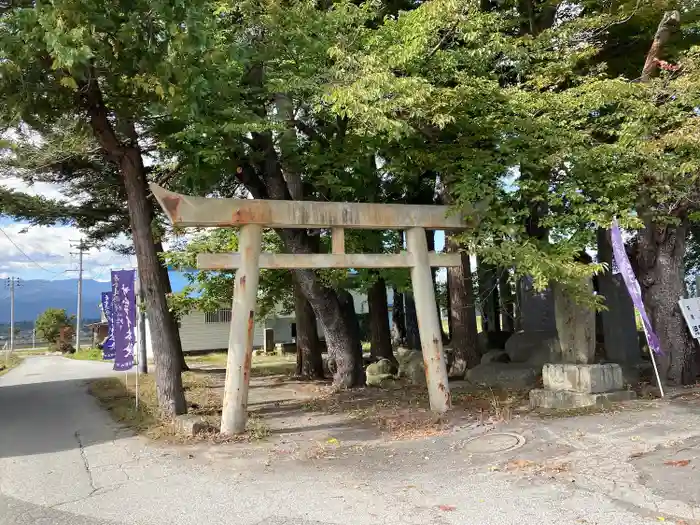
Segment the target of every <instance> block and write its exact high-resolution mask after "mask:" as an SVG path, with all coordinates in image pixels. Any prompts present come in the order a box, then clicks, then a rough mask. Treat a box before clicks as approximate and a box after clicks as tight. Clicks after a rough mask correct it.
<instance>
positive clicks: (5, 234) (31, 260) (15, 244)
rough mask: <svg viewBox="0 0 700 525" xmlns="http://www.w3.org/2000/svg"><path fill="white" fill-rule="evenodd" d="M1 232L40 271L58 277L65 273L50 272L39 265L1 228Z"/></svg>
mask: <svg viewBox="0 0 700 525" xmlns="http://www.w3.org/2000/svg"><path fill="white" fill-rule="evenodd" d="M0 232H2V234H3V235H4V236H5V237H7V240H8V241H10V242H11V243H12V245H13V246H14V247H15V248H17V250H18V251H19V252H20V253H21V254H22V255H24V256H25V257H26V258H27V259H28V260H29V261H30V262H31V263H32V264H34V265H35V266H36V267H37V268H39V269H41V270H44V271H45V272H48V273H50V274H53V275H58V274H61V273H64V272H54V271H51V270H48V269H47V268H44V267H43V266H42V265H41V264H39V263H38V262H36V261H35V260H34V259H32V258H31V257H30V256H29V255H27V253H26V252H25V251H24V250H23V249H22V248H20V247H19V246H18V245H17V243H16V242H15V241H13V240H12V237H10V236H9V235H8V234H7V232H6V231H5V230H4V229H3V228H2V227H0Z"/></svg>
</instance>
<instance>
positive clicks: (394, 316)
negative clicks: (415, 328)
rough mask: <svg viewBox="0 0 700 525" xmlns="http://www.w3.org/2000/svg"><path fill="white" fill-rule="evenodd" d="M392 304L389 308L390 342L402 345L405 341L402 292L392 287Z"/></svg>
mask: <svg viewBox="0 0 700 525" xmlns="http://www.w3.org/2000/svg"><path fill="white" fill-rule="evenodd" d="M393 292H394V305H393V307H392V308H391V342H392V344H393V345H394V346H402V345H404V344H405V343H406V311H405V308H404V294H403V293H402V292H399V291H398V290H397V289H396V287H394V288H393Z"/></svg>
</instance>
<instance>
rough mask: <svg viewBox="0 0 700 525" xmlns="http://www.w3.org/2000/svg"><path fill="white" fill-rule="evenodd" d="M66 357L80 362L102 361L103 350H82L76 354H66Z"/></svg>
mask: <svg viewBox="0 0 700 525" xmlns="http://www.w3.org/2000/svg"><path fill="white" fill-rule="evenodd" d="M66 357H68V358H70V359H76V360H78V361H102V350H100V349H99V348H81V349H80V350H79V351H78V352H75V353H74V354H66Z"/></svg>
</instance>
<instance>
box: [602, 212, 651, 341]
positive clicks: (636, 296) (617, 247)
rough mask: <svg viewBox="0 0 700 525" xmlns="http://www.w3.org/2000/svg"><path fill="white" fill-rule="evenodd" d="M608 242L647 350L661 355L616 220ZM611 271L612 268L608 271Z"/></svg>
mask: <svg viewBox="0 0 700 525" xmlns="http://www.w3.org/2000/svg"><path fill="white" fill-rule="evenodd" d="M610 240H611V241H612V249H613V256H614V259H615V265H616V266H617V268H618V270H619V272H620V275H622V280H623V281H625V286H627V291H628V292H629V294H630V297H631V298H632V303H633V304H634V307H635V308H636V309H637V311H638V312H639V316H640V317H641V318H642V325H644V334H645V335H646V336H647V343H649V348H650V349H651V350H652V351H653V352H654V353H655V354H659V355H663V351H662V350H661V343H660V342H659V338H658V337H657V336H656V334H655V333H654V329H653V328H652V327H651V322H650V321H649V317H648V316H647V311H646V310H645V309H644V302H643V301H642V290H641V288H640V287H639V282H637V277H636V276H635V275H634V270H633V269H632V265H631V264H630V260H629V258H628V257H627V252H626V251H625V243H624V242H623V240H622V233H621V232H620V227H619V226H618V224H617V219H613V222H612V227H611V228H610ZM610 270H611V271H612V268H611V269H610Z"/></svg>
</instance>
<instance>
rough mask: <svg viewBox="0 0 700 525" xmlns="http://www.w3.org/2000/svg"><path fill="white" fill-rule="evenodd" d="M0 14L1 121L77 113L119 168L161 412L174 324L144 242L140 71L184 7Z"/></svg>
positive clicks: (7, 10)
mask: <svg viewBox="0 0 700 525" xmlns="http://www.w3.org/2000/svg"><path fill="white" fill-rule="evenodd" d="M190 7H191V6H188V9H189V8H190ZM1 16H2V25H3V32H2V34H1V35H0V55H1V56H2V57H3V60H2V61H1V62H0V78H1V79H2V80H1V82H0V92H1V93H2V96H3V99H4V100H5V104H4V105H3V108H2V109H0V122H1V123H2V125H3V126H6V127H14V128H23V127H24V128H27V127H28V128H31V129H34V130H36V131H37V132H39V133H42V132H45V131H49V130H50V129H51V127H52V126H54V125H56V124H57V123H58V122H59V121H60V119H67V118H68V119H73V118H79V119H81V118H82V119H85V121H86V123H87V125H88V127H89V129H90V130H91V131H92V134H93V136H94V139H95V141H96V143H97V144H98V146H99V147H100V149H101V153H102V154H103V155H104V156H105V158H107V159H108V160H109V161H110V162H113V163H114V164H115V165H116V166H117V167H118V173H119V175H120V177H121V180H122V183H123V186H124V190H125V194H126V200H127V203H128V211H129V224H130V228H131V232H132V236H133V240H134V247H135V252H136V258H137V261H138V266H139V272H140V274H141V276H142V279H143V281H144V283H146V286H145V288H144V290H143V294H144V297H145V302H146V306H147V309H148V313H149V317H150V320H151V327H152V330H151V336H152V339H153V348H154V352H155V358H156V363H157V366H156V382H157V391H158V401H159V406H160V409H161V411H162V412H163V413H165V414H166V415H175V414H181V413H184V412H186V410H187V407H186V404H185V397H184V393H183V390H182V380H181V377H180V373H179V372H180V366H179V355H178V353H177V343H176V339H175V337H174V334H175V330H176V327H175V326H173V320H172V317H171V316H170V314H169V312H168V305H167V301H166V296H165V288H164V286H163V282H162V279H161V278H160V264H159V261H158V255H157V253H156V250H155V246H154V243H153V237H152V231H151V224H152V222H153V218H154V217H153V209H152V206H151V205H150V203H149V201H148V197H147V194H148V188H147V169H146V167H145V165H144V159H143V144H144V142H143V141H144V140H146V139H147V133H146V130H147V124H145V125H144V123H145V122H146V118H147V116H150V115H149V114H148V110H147V109H146V108H147V106H149V105H150V104H151V103H152V102H153V101H154V98H157V97H155V93H154V91H153V90H152V89H153V85H152V84H151V85H150V86H149V84H148V83H149V80H148V79H147V78H146V76H145V75H144V74H143V71H142V70H143V68H144V66H145V64H147V63H150V64H151V65H155V64H158V63H159V62H161V61H162V60H164V58H165V56H166V54H167V50H168V47H169V45H170V43H171V42H172V41H173V38H174V36H175V35H173V34H172V33H171V32H169V30H168V28H169V27H172V24H173V23H174V24H175V25H176V26H177V24H179V23H182V22H183V21H184V20H187V19H188V16H187V15H186V14H185V12H184V6H183V8H182V9H180V10H178V9H173V8H172V7H170V6H169V5H166V4H156V5H154V4H149V5H146V4H145V3H142V4H138V3H136V4H133V3H131V4H130V5H129V6H127V5H125V4H122V3H121V2H119V1H115V2H109V3H107V4H101V5H100V8H99V9H97V8H96V6H95V5H94V4H90V3H89V2H79V1H68V0H66V1H63V2H53V3H49V4H46V3H39V4H11V5H9V6H6V7H3V11H2V14H1ZM116 28H119V29H118V30H117V29H116ZM155 33H157V36H156V37H155V38H154V34H155ZM144 84H145V85H144Z"/></svg>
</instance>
